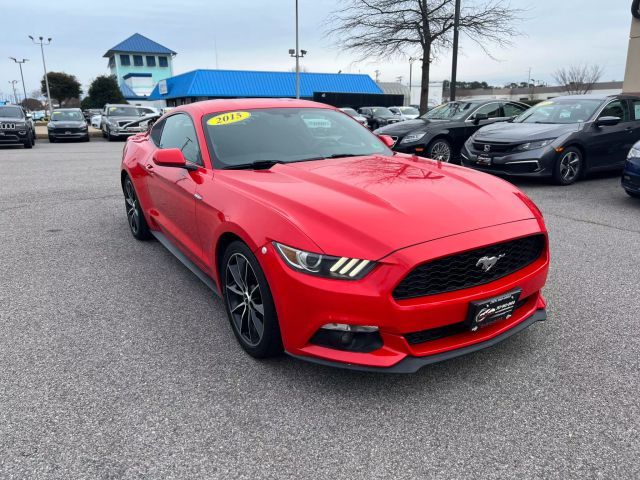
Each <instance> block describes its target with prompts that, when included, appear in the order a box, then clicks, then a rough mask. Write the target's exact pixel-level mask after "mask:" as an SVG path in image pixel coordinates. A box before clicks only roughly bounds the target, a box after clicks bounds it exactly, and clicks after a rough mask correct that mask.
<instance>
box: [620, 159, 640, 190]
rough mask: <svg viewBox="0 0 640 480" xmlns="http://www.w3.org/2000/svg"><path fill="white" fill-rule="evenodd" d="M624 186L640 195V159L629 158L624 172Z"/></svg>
mask: <svg viewBox="0 0 640 480" xmlns="http://www.w3.org/2000/svg"><path fill="white" fill-rule="evenodd" d="M622 187H623V188H624V189H625V190H626V191H628V192H631V193H637V194H638V195H640V159H633V160H627V162H626V164H625V166H624V171H623V172H622Z"/></svg>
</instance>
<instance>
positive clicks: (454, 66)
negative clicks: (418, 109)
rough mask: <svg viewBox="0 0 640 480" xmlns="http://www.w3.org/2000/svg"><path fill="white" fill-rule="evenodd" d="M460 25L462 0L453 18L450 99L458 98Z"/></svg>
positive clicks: (457, 0)
mask: <svg viewBox="0 0 640 480" xmlns="http://www.w3.org/2000/svg"><path fill="white" fill-rule="evenodd" d="M459 27H460V0H456V13H455V16H454V18H453V58H452V62H451V85H450V90H449V92H450V93H449V97H450V98H449V100H451V101H454V100H455V99H456V83H457V81H458V41H459V36H460V35H459V33H460V32H459Z"/></svg>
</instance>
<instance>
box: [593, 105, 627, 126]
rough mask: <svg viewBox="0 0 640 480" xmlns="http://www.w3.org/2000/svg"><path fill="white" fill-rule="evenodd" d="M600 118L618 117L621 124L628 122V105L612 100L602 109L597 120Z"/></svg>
mask: <svg viewBox="0 0 640 480" xmlns="http://www.w3.org/2000/svg"><path fill="white" fill-rule="evenodd" d="M602 117H618V118H619V119H620V121H621V122H628V121H629V120H630V119H631V116H630V115H629V105H627V102H626V101H624V100H614V101H613V102H611V103H610V104H609V105H607V106H606V107H604V110H602V113H600V115H599V116H598V118H602Z"/></svg>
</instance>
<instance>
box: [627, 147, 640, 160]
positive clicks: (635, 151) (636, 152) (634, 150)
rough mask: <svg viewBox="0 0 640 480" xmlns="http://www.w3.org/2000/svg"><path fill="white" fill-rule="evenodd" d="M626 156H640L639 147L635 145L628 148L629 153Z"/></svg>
mask: <svg viewBox="0 0 640 480" xmlns="http://www.w3.org/2000/svg"><path fill="white" fill-rule="evenodd" d="M627 158H640V148H637V147H635V146H634V147H633V148H631V150H629V155H627Z"/></svg>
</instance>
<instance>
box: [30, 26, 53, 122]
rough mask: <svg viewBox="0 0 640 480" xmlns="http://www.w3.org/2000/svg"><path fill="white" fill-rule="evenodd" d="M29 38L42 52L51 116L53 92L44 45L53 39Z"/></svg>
mask: <svg viewBox="0 0 640 480" xmlns="http://www.w3.org/2000/svg"><path fill="white" fill-rule="evenodd" d="M29 38H30V39H31V41H32V42H33V43H35V44H36V45H40V52H41V53H42V67H43V68H44V83H45V85H46V86H47V103H48V104H49V115H51V112H53V103H52V102H51V91H50V90H49V77H48V76H47V64H46V63H45V61H44V45H49V44H50V43H51V37H49V38H47V40H46V42H45V40H44V38H43V37H42V36H40V37H38V40H36V39H35V38H33V37H32V36H31V35H29Z"/></svg>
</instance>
